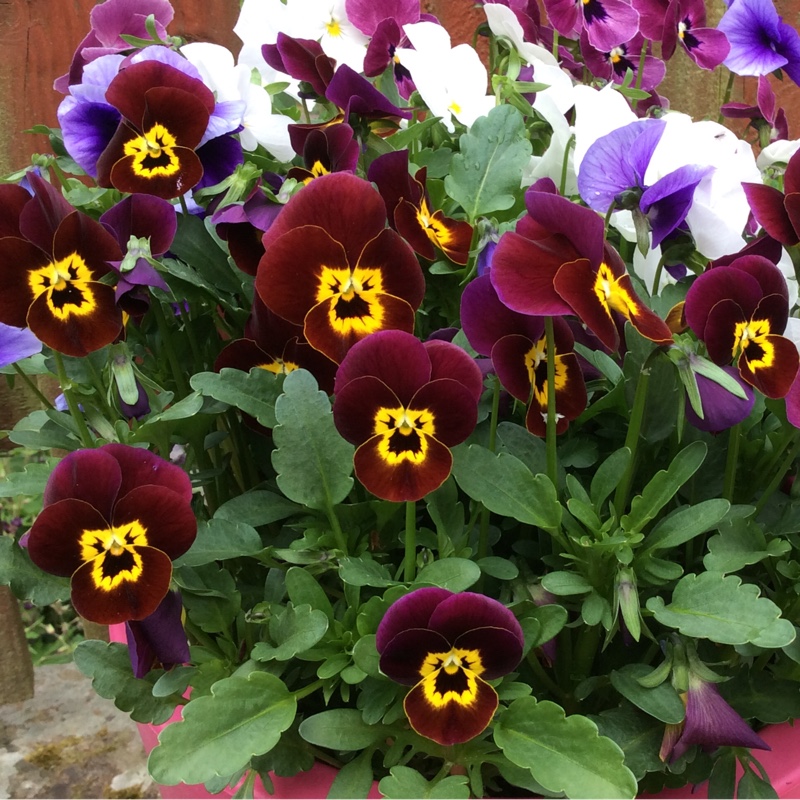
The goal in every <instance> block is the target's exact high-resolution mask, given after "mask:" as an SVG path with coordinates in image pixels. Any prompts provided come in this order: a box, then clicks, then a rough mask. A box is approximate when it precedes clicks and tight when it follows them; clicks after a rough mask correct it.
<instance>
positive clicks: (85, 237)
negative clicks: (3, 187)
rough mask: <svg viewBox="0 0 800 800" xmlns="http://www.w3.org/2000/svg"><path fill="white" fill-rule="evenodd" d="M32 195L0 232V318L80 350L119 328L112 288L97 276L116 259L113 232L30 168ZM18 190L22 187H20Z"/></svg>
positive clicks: (52, 343) (56, 345)
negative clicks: (9, 230)
mask: <svg viewBox="0 0 800 800" xmlns="http://www.w3.org/2000/svg"><path fill="white" fill-rule="evenodd" d="M28 181H29V182H30V185H31V187H32V188H33V192H34V196H33V197H32V198H31V197H29V198H28V200H27V202H26V203H25V205H24V206H22V207H21V208H20V207H19V206H16V207H15V209H16V210H15V211H13V213H12V214H11V216H12V217H13V216H14V214H17V213H18V217H17V220H16V222H15V223H14V222H13V220H9V219H7V220H6V223H5V224H4V227H9V226H10V227H11V228H13V226H14V225H16V227H17V229H18V231H19V235H8V236H4V237H2V238H0V322H3V323H5V324H6V325H12V326H14V327H17V328H24V327H28V328H30V330H31V332H32V333H33V334H34V335H35V336H36V337H37V338H38V339H39V340H40V341H42V342H44V343H45V344H46V345H47V346H48V347H51V348H53V350H57V351H58V352H60V353H64V354H65V355H68V356H77V357H81V356H85V355H87V354H88V353H91V352H92V351H94V350H99V349H100V348H101V347H104V346H105V345H107V344H110V343H111V342H113V341H114V339H116V338H117V336H119V334H120V333H121V332H122V312H121V311H120V309H119V308H118V307H117V304H116V298H115V292H114V287H113V286H111V285H109V284H107V283H105V282H103V281H102V279H103V278H104V277H105V276H106V275H108V274H109V273H111V272H113V270H112V269H111V267H110V266H109V264H110V263H113V262H117V261H119V260H120V259H121V258H122V252H121V250H120V247H119V245H118V244H117V242H116V241H115V240H114V237H113V236H112V235H111V234H110V233H109V232H108V231H107V230H106V229H105V228H104V227H103V226H102V225H101V224H100V223H98V222H96V221H95V220H93V219H91V218H90V217H88V216H86V214H83V213H81V212H80V211H76V210H75V209H74V208H73V207H72V206H71V205H70V204H69V203H68V202H67V201H66V200H65V199H64V198H63V197H62V196H61V193H60V192H59V191H58V190H57V189H56V188H54V187H53V186H51V185H50V184H49V183H48V182H47V181H45V180H43V179H42V178H40V177H38V176H37V175H35V174H33V173H30V174H29V175H28ZM22 191H24V190H22Z"/></svg>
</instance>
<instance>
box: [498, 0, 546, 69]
mask: <svg viewBox="0 0 800 800" xmlns="http://www.w3.org/2000/svg"><path fill="white" fill-rule="evenodd" d="M483 10H484V11H485V12H486V19H487V21H488V22H489V27H490V28H491V31H492V33H493V34H494V35H495V36H505V38H506V39H508V40H509V41H510V42H511V43H512V44H513V45H514V48H515V49H516V51H517V52H518V53H519V54H520V55H521V56H522V57H523V58H524V59H525V60H526V61H527V62H528V63H529V64H532V65H534V66H535V65H536V64H537V63H540V64H548V65H550V66H553V67H557V66H558V61H556V58H555V56H554V55H553V54H552V53H551V52H550V51H549V50H547V49H546V48H544V47H542V46H541V45H538V44H533V43H532V42H526V41H525V36H524V33H523V31H522V25H520V23H519V20H518V19H517V16H516V14H514V12H513V11H512V10H511V9H510V8H509V7H508V6H504V5H502V4H501V3H486V4H485V5H484V6H483Z"/></svg>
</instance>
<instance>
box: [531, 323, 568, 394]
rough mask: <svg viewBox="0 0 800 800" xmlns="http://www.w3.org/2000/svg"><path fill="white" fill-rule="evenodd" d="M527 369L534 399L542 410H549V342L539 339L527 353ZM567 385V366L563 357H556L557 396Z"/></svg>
mask: <svg viewBox="0 0 800 800" xmlns="http://www.w3.org/2000/svg"><path fill="white" fill-rule="evenodd" d="M525 369H526V370H527V371H528V380H529V381H530V383H531V387H532V389H533V398H534V400H535V401H536V402H537V404H538V405H539V406H540V407H541V408H547V340H546V339H545V337H542V338H541V339H539V341H538V342H536V344H534V345H533V347H531V349H530V350H528V352H527V353H525ZM566 385H567V365H566V362H565V361H564V358H563V357H562V356H559V355H556V357H555V388H556V395H558V393H559V391H561V390H563V389H564V387H566Z"/></svg>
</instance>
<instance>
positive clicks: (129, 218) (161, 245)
mask: <svg viewBox="0 0 800 800" xmlns="http://www.w3.org/2000/svg"><path fill="white" fill-rule="evenodd" d="M100 223H101V224H103V225H107V226H108V227H109V228H111V230H112V232H113V233H114V235H115V237H116V239H117V241H118V242H119V244H120V246H121V247H122V248H127V246H128V241H129V240H130V238H131V236H136V237H137V238H145V237H146V238H148V239H149V240H150V252H151V253H152V254H153V255H154V256H159V255H161V254H163V253H165V252H166V251H167V250H168V249H169V246H170V245H171V244H172V241H173V239H174V238H175V233H176V232H177V230H178V217H177V214H176V213H175V206H173V205H172V203H168V202H167V201H166V200H162V199H161V198H160V197H153V196H151V195H146V194H137V195H131V196H130V197H125V198H123V199H122V200H121V201H120V202H119V203H117V204H116V205H114V206H112V207H111V208H110V209H108V211H106V212H105V213H104V214H103V215H102V216H101V217H100Z"/></svg>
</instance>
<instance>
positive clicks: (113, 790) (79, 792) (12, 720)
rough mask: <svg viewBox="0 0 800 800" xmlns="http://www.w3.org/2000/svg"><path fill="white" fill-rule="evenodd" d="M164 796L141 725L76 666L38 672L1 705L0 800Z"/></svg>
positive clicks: (47, 668)
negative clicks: (29, 694)
mask: <svg viewBox="0 0 800 800" xmlns="http://www.w3.org/2000/svg"><path fill="white" fill-rule="evenodd" d="M23 797H24V798H43V797H50V798H64V800H70V799H71V798H97V797H104V798H158V797H159V794H158V790H157V788H156V787H155V786H154V785H153V783H152V781H151V780H150V778H149V776H148V774H147V768H146V757H145V754H144V749H143V747H142V743H141V740H140V739H139V733H138V731H137V728H136V725H135V723H134V722H133V721H132V720H131V719H130V717H128V715H127V714H125V713H123V712H122V711H120V710H119V709H117V708H116V707H115V706H114V704H113V703H112V702H111V701H110V700H105V699H103V698H101V697H99V696H98V695H96V694H95V692H94V690H93V689H92V686H91V682H90V681H89V679H88V678H86V677H85V676H84V675H82V674H81V673H80V672H79V671H78V669H77V668H76V667H75V666H74V665H73V664H57V665H48V666H44V667H37V668H36V670H35V693H34V697H33V699H31V700H25V701H22V702H17V703H10V704H8V705H2V706H0V798H23Z"/></svg>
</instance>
